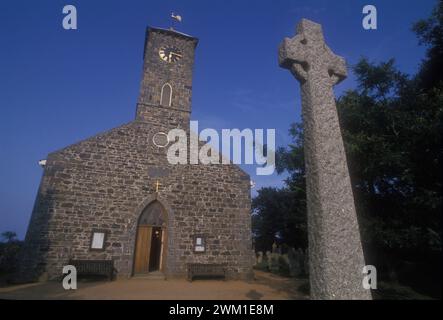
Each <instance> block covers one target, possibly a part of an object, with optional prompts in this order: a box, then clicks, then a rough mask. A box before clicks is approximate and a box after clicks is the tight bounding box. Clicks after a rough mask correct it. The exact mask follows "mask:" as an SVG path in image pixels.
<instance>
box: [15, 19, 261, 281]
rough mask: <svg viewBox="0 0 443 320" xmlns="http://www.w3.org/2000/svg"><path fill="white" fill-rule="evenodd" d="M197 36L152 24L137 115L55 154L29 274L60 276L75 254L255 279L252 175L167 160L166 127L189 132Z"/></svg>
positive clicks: (120, 270) (119, 271)
mask: <svg viewBox="0 0 443 320" xmlns="http://www.w3.org/2000/svg"><path fill="white" fill-rule="evenodd" d="M197 43H198V39H196V38H195V37H192V36H189V35H186V34H183V33H180V32H177V31H175V30H173V29H161V28H153V27H148V28H147V32H146V40H145V46H144V63H143V76H142V81H141V89H140V95H139V98H138V102H137V107H136V116H135V120H133V121H131V122H129V123H127V124H124V125H122V126H120V127H117V128H114V129H111V130H109V131H107V132H104V133H101V134H98V135H96V136H94V137H91V138H89V139H86V140H83V141H80V142H78V143H75V144H73V145H70V146H68V147H66V148H64V149H61V150H58V151H56V152H53V153H50V154H49V155H48V156H47V158H46V161H45V162H44V172H43V177H42V180H41V183H40V187H39V190H38V194H37V198H36V201H35V205H34V208H33V212H32V216H31V220H30V223H29V227H28V231H27V234H26V238H25V245H24V249H23V251H22V253H21V263H20V272H19V277H20V278H21V279H22V280H23V281H35V280H40V281H44V280H52V279H59V278H60V277H61V276H62V275H63V273H62V270H63V266H65V265H67V264H68V262H69V260H70V259H78V260H113V262H114V268H115V274H116V275H117V277H119V278H127V277H132V276H136V275H140V274H141V275H145V274H149V273H152V272H156V273H161V274H163V275H164V276H165V277H166V278H169V277H184V276H185V275H186V272H187V271H186V270H187V264H189V263H216V264H224V265H225V266H226V271H227V277H228V278H246V277H248V276H250V274H251V272H252V240H251V216H250V210H251V208H250V206H251V198H250V178H249V176H248V175H247V174H246V173H245V172H243V171H242V170H241V169H240V168H239V167H237V166H235V165H233V164H227V165H203V164H199V165H195V164H175V165H172V164H170V163H169V162H168V160H167V157H166V154H167V147H166V146H165V145H166V143H167V142H168V141H167V140H166V143H165V141H164V140H165V133H167V132H168V131H169V130H171V129H174V128H182V129H184V130H186V132H187V134H188V135H189V134H190V131H189V121H190V115H191V96H192V89H193V88H192V73H193V65H194V55H195V49H196V46H197ZM188 141H189V139H188Z"/></svg>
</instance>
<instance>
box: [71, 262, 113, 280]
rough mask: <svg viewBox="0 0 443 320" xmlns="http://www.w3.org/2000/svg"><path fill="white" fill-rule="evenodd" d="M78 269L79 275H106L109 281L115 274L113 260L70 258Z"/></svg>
mask: <svg viewBox="0 0 443 320" xmlns="http://www.w3.org/2000/svg"><path fill="white" fill-rule="evenodd" d="M69 264H70V265H72V266H74V267H75V268H76V269H77V276H106V277H107V278H108V279H109V281H111V280H112V277H113V275H114V261H113V260H69Z"/></svg>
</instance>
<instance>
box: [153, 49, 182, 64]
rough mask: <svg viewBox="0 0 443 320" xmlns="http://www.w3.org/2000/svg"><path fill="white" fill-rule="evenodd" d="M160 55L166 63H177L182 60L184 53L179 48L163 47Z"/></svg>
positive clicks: (159, 52)
mask: <svg viewBox="0 0 443 320" xmlns="http://www.w3.org/2000/svg"><path fill="white" fill-rule="evenodd" d="M158 55H159V56H160V59H162V60H163V61H166V62H177V61H178V60H180V59H181V58H182V53H181V51H180V49H179V48H177V47H161V48H160V50H159V51H158Z"/></svg>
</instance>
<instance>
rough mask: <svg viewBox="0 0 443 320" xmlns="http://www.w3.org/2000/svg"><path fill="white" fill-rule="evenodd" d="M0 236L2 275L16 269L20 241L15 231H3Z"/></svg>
mask: <svg viewBox="0 0 443 320" xmlns="http://www.w3.org/2000/svg"><path fill="white" fill-rule="evenodd" d="M1 237H2V239H3V242H0V275H4V274H10V273H13V272H15V271H16V269H17V263H18V253H19V251H20V248H21V246H22V241H19V240H17V239H16V238H17V235H16V233H15V232H11V231H5V232H3V233H2V234H1Z"/></svg>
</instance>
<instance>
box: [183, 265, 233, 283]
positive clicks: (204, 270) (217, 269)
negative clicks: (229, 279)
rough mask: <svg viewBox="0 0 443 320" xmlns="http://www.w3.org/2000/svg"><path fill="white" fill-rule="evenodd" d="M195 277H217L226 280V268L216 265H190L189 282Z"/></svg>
mask: <svg viewBox="0 0 443 320" xmlns="http://www.w3.org/2000/svg"><path fill="white" fill-rule="evenodd" d="M194 277H217V278H223V279H224V280H226V267H225V265H223V264H216V263H188V281H192V280H193V279H194Z"/></svg>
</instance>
